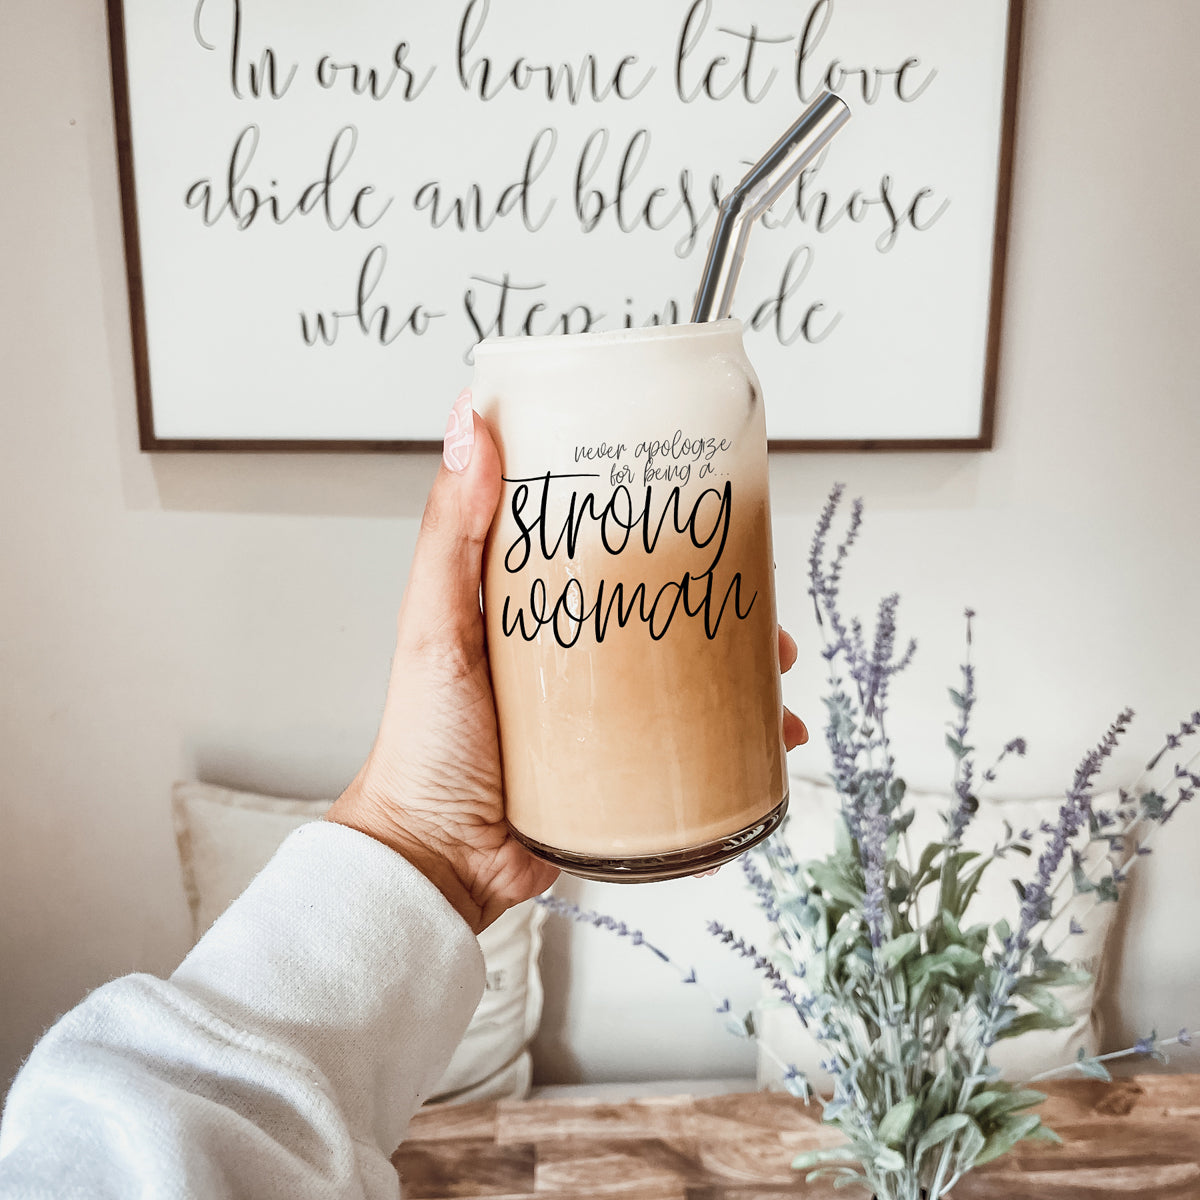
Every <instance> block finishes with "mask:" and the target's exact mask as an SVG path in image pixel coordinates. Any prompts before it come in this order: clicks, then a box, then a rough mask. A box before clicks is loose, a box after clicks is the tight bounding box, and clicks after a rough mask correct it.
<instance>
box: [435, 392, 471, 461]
mask: <svg viewBox="0 0 1200 1200" xmlns="http://www.w3.org/2000/svg"><path fill="white" fill-rule="evenodd" d="M474 444H475V414H474V413H473V412H472V411H471V393H470V391H464V392H463V393H462V395H460V396H459V398H458V399H457V400H455V402H454V407H453V408H452V409H451V410H450V420H449V421H448V422H447V423H446V440H445V442H444V443H443V444H442V462H444V463H445V464H446V466H447V467H449V468H450V470H451V471H453V472H455V474H461V473H462V472H463V471H465V470H466V469H467V463H469V462H470V461H471V447H472V446H473V445H474Z"/></svg>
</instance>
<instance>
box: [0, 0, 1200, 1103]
mask: <svg viewBox="0 0 1200 1200" xmlns="http://www.w3.org/2000/svg"><path fill="white" fill-rule="evenodd" d="M102 9H103V6H102V5H100V4H98V3H90V2H86V0H6V3H5V4H4V5H3V6H2V7H0V45H4V46H5V47H8V48H10V51H12V52H11V53H8V54H6V61H5V68H4V70H3V71H2V72H0V111H2V112H3V113H4V118H3V132H2V134H0V150H2V151H3V154H2V157H0V161H2V162H3V164H4V165H3V170H4V172H5V181H6V186H5V187H4V188H3V189H0V239H3V241H2V245H3V253H2V255H0V262H2V264H3V284H4V286H3V289H2V292H0V306H2V312H0V331H2V332H0V338H2V343H0V344H2V345H3V358H2V360H0V362H2V368H0V369H2V371H3V379H4V384H5V392H6V394H5V419H4V426H3V428H4V435H3V442H2V443H0V445H2V449H0V454H2V455H3V471H2V472H0V489H2V498H3V506H4V514H5V516H4V520H3V523H2V525H0V547H2V550H3V562H4V585H3V587H2V588H0V631H2V632H0V672H2V677H3V680H4V687H3V700H2V703H3V714H2V716H0V738H2V739H3V740H2V742H0V746H2V748H3V764H4V780H5V783H4V787H3V789H2V793H0V1077H7V1075H8V1074H9V1073H10V1072H11V1070H12V1069H13V1068H15V1066H16V1064H17V1062H18V1061H19V1059H20V1058H21V1057H22V1056H23V1055H24V1054H25V1053H26V1052H27V1050H28V1048H29V1046H30V1045H31V1044H32V1042H33V1040H34V1038H35V1037H36V1036H37V1034H38V1032H39V1031H40V1030H41V1029H42V1028H43V1027H44V1026H45V1025H46V1024H47V1023H49V1022H50V1021H51V1020H52V1019H53V1018H54V1016H55V1015H56V1014H57V1013H58V1012H60V1011H62V1010H63V1009H65V1008H66V1007H68V1006H70V1005H71V1004H73V1003H74V1002H75V1001H76V1000H78V999H79V997H80V996H81V995H82V994H83V993H84V991H85V990H87V989H88V988H90V987H92V986H94V985H95V984H97V983H98V982H100V981H102V980H103V979H105V978H107V977H109V976H111V975H114V974H116V973H119V972H123V971H128V970H134V969H137V970H149V971H156V972H162V971H167V970H169V969H170V968H171V966H172V965H173V963H174V962H175V961H176V960H177V959H178V957H179V956H180V954H181V953H182V951H183V949H184V948H185V944H186V926H185V912H184V904H183V898H182V894H181V890H180V884H179V879H178V873H177V866H176V860H175V853H174V846H173V841H172V834H171V828H170V821H169V816H168V807H167V794H168V788H169V786H170V783H171V781H172V780H173V779H174V778H177V777H182V776H200V777H203V778H207V779H210V780H214V781H218V782H225V783H230V784H235V785H245V786H251V787H260V788H263V789H266V790H272V791H276V792H281V793H292V794H298V795H304V796H314V797H315V796H322V795H331V794H333V793H334V792H336V790H337V789H338V788H339V787H340V786H341V784H342V783H343V782H344V781H345V780H346V779H347V777H348V776H349V775H350V774H351V773H352V772H353V770H354V769H355V767H356V765H357V763H358V761H359V759H360V757H361V756H362V754H363V753H364V752H365V750H366V748H367V746H368V744H369V741H370V738H371V736H372V733H373V723H374V720H375V716H376V712H377V709H378V705H379V701H380V698H381V695H382V689H383V685H384V680H385V674H386V668H387V660H388V654H389V650H390V638H391V632H392V619H393V618H392V614H393V609H394V606H395V604H396V601H397V598H398V595H399V592H400V589H401V587H402V585H403V582H404V578H405V573H406V568H407V562H408V558H409V555H410V553H411V550H412V545H413V539H414V536H415V531H416V522H417V517H418V514H419V511H420V506H421V502H422V498H423V495H424V492H425V489H426V488H427V486H428V483H429V481H430V479H431V478H432V474H433V471H434V468H435V465H436V462H435V460H434V459H433V458H432V456H420V457H390V458H386V457H381V458H375V457H365V456H364V457H352V456H332V455H320V456H311V457H305V456H277V457H272V456H250V457H235V456H222V455H211V456H177V457H166V456H162V457H156V458H151V457H148V456H145V455H142V454H140V453H139V452H138V450H137V446H136V430H135V423H134V401H133V387H132V371H131V363H130V351H129V331H128V325H127V319H126V314H125V292H124V282H123V270H124V267H123V257H122V246H121V236H120V215H119V205H118V194H117V183H116V172H115V167H114V161H113V131H112V119H111V114H110V102H109V91H108V76H107V71H108V64H107V56H106V42H105V29H104V16H103V12H102ZM1029 9H1030V11H1029V17H1028V27H1027V39H1026V52H1025V66H1024V82H1023V86H1022V94H1021V102H1020V128H1019V141H1018V151H1017V161H1016V180H1015V192H1014V212H1013V225H1012V243H1011V257H1010V263H1009V277H1008V279H1009V283H1008V303H1007V306H1006V311H1005V329H1004V354H1003V360H1002V369H1001V378H1000V395H999V436H998V442H997V449H996V450H995V451H994V452H993V453H991V454H983V455H969V454H941V455H925V456H912V455H884V456H876V457H867V456H840V457H837V458H831V457H827V456H796V455H789V456H778V457H777V458H776V459H775V461H774V466H773V483H774V487H775V506H776V536H777V542H778V546H777V557H778V560H779V569H780V586H781V593H782V602H781V603H782V609H783V613H784V616H785V618H786V619H787V621H788V623H789V624H790V625H791V626H792V628H793V629H795V630H796V632H797V633H798V635H800V640H801V644H802V657H801V663H800V666H798V667H797V669H796V671H795V672H794V673H793V674H794V676H795V678H794V679H790V680H789V682H788V698H789V702H790V704H791V705H792V707H794V708H795V709H797V710H798V711H800V712H802V713H804V714H806V715H808V716H809V717H810V718H811V719H812V720H813V723H814V725H819V723H820V711H821V709H820V704H819V695H820V679H819V664H818V662H817V660H816V658H815V655H814V654H813V641H812V638H811V635H810V630H809V613H808V608H807V605H806V601H805V595H804V582H803V559H804V552H805V550H806V547H807V540H808V534H809V530H810V528H811V525H812V520H813V515H814V513H815V511H816V509H817V508H818V506H819V504H820V501H821V499H822V497H823V495H824V494H825V492H826V490H827V488H828V486H829V484H830V482H831V481H832V480H834V479H844V480H846V481H847V482H848V483H849V484H850V486H851V488H852V489H853V491H854V492H855V493H857V494H862V495H864V496H865V497H866V499H867V502H868V524H867V530H866V535H865V537H864V539H863V542H862V546H861V550H860V553H859V555H858V560H857V562H856V563H855V565H854V567H853V569H852V581H851V586H850V593H851V594H852V596H854V597H857V598H860V599H862V600H864V601H869V600H871V599H872V598H873V597H874V596H876V595H878V594H880V593H882V592H883V591H885V590H891V589H893V588H894V589H898V590H900V591H901V592H902V593H903V595H904V598H905V605H904V610H903V613H904V623H905V627H906V628H907V629H908V630H910V631H911V632H912V633H914V634H915V635H916V636H918V637H919V639H920V641H921V652H920V658H919V660H918V663H917V665H916V666H915V667H914V668H913V670H912V672H911V674H910V675H909V676H908V678H907V679H906V680H905V681H904V683H903V684H901V685H899V686H898V688H897V691H896V697H895V698H896V710H897V711H896V717H895V720H894V726H893V733H894V735H895V736H896V740H897V742H898V744H899V746H900V747H901V764H900V765H901V770H902V771H906V772H907V773H908V775H909V778H910V782H912V783H914V784H921V785H926V786H937V785H940V784H942V783H943V781H944V779H945V777H946V773H947V764H946V762H945V761H944V752H943V751H942V750H941V749H940V747H941V742H942V734H943V730H942V726H941V722H942V721H943V719H944V718H945V716H946V711H945V704H944V702H943V698H944V696H945V686H946V684H947V683H951V682H953V681H954V680H953V676H954V672H955V670H956V668H957V663H958V661H959V649H960V632H961V623H960V619H959V615H960V612H961V610H962V608H963V606H964V605H965V604H967V603H970V604H972V605H974V607H975V608H976V609H978V611H979V613H980V617H979V624H978V641H977V662H978V665H979V672H980V686H981V689H982V693H983V700H982V704H981V708H980V718H981V720H980V739H981V741H982V742H983V744H985V745H986V744H988V743H989V742H998V741H1001V740H1003V739H1005V738H1007V737H1008V736H1010V735H1011V734H1013V733H1024V734H1025V735H1026V736H1027V737H1028V738H1029V740H1030V743H1031V748H1032V753H1031V757H1030V759H1029V760H1028V761H1027V762H1026V763H1025V764H1022V765H1021V766H1020V768H1019V769H1018V770H1016V771H1014V772H1013V773H1012V774H1011V775H1010V776H1009V777H1008V780H1007V783H1008V790H1009V791H1010V792H1015V793H1020V794H1033V793H1041V792H1053V791H1055V790H1057V789H1058V788H1060V787H1061V786H1062V785H1063V783H1064V782H1065V780H1066V778H1067V776H1068V774H1069V772H1070V770H1071V768H1072V766H1073V764H1074V762H1075V761H1076V759H1077V757H1078V755H1079V753H1080V751H1081V750H1082V749H1083V748H1084V747H1086V746H1087V745H1088V744H1089V743H1091V742H1092V741H1094V740H1095V738H1096V737H1097V736H1098V734H1099V733H1100V731H1101V730H1102V729H1103V727H1104V726H1105V725H1106V723H1107V722H1108V720H1109V718H1110V717H1111V715H1112V714H1113V713H1114V712H1115V711H1116V710H1117V709H1118V708H1119V707H1120V706H1121V705H1123V704H1125V703H1130V704H1132V705H1133V706H1134V707H1136V708H1137V709H1138V710H1139V713H1140V720H1139V722H1138V726H1137V734H1136V736H1134V737H1132V738H1131V739H1130V746H1131V750H1130V751H1129V752H1128V753H1126V754H1123V755H1122V757H1121V759H1120V762H1119V767H1120V772H1119V774H1121V773H1123V774H1124V775H1126V776H1127V775H1128V774H1129V773H1130V772H1131V771H1133V770H1134V768H1135V766H1136V764H1137V762H1138V760H1139V759H1140V758H1141V757H1144V756H1145V754H1147V753H1148V752H1149V751H1150V749H1151V748H1152V747H1153V745H1154V744H1155V741H1156V736H1157V731H1158V730H1160V729H1162V728H1165V727H1166V726H1167V725H1169V724H1170V723H1171V722H1173V721H1174V720H1175V719H1176V717H1177V716H1178V715H1179V714H1181V713H1183V712H1187V711H1191V710H1192V709H1193V708H1197V707H1200V669H1198V668H1200V640H1198V639H1197V636H1196V632H1195V612H1196V606H1197V583H1198V582H1200V566H1198V565H1197V560H1196V557H1195V554H1194V548H1193V542H1194V537H1193V536H1191V531H1192V529H1193V528H1194V527H1195V522H1196V518H1197V514H1200V482H1198V478H1200V476H1198V472H1197V469H1196V455H1197V450H1198V449H1200V436H1198V435H1200V416H1198V414H1197V408H1196V405H1195V397H1196V390H1197V389H1196V376H1197V365H1198V364H1197V358H1198V354H1197V345H1198V342H1200V338H1198V333H1197V331H1198V329H1200V304H1198V299H1200V282H1198V280H1200V222H1198V221H1197V220H1196V217H1195V214H1194V207H1195V198H1196V196H1197V194H1200V165H1198V163H1200V160H1198V158H1197V155H1196V152H1195V134H1194V112H1195V103H1194V97H1193V79H1192V76H1191V74H1190V65H1191V59H1192V55H1193V50H1194V47H1195V46H1196V45H1197V44H1200V5H1197V4H1195V3H1194V2H1193V0H1142V3H1140V4H1138V5H1137V6H1129V5H1127V4H1123V3H1118V2H1117V0H1030V4H1029ZM212 349H213V351H214V352H219V347H214V348H212ZM463 381H464V380H463V378H462V371H461V369H459V368H455V367H452V368H449V369H448V371H447V376H446V381H445V399H446V403H447V406H449V404H450V402H451V401H452V399H453V397H454V395H455V393H456V390H457V389H458V387H459V386H460V385H461V384H462V383H463ZM1133 747H1135V748H1136V749H1133ZM802 765H803V766H804V768H805V769H807V770H809V771H810V773H819V772H820V771H821V769H822V766H821V755H820V753H819V751H810V752H808V753H807V756H806V757H805V758H804V759H803V760H802ZM1145 865H1146V866H1147V867H1148V868H1149V870H1148V871H1147V872H1146V874H1145V876H1144V878H1143V880H1142V884H1141V886H1140V888H1139V894H1138V895H1137V896H1135V897H1133V899H1134V900H1135V901H1136V903H1137V907H1138V920H1137V921H1136V928H1134V929H1133V930H1131V931H1129V932H1128V933H1127V935H1126V937H1125V939H1124V943H1123V946H1122V947H1119V948H1118V949H1122V950H1123V962H1124V968H1123V976H1122V980H1121V987H1122V990H1121V997H1122V1000H1121V1005H1120V1011H1119V1013H1118V1014H1117V1015H1118V1017H1119V1018H1120V1020H1121V1021H1122V1022H1123V1023H1124V1025H1125V1027H1126V1032H1127V1033H1128V1032H1129V1031H1130V1030H1132V1029H1143V1028H1148V1027H1150V1026H1151V1025H1155V1026H1157V1027H1158V1028H1160V1029H1174V1028H1176V1027H1178V1026H1179V1025H1180V1024H1182V1023H1184V1022H1185V1021H1188V1020H1191V1021H1193V1022H1196V1021H1200V993H1198V989H1197V984H1198V983H1200V938H1198V937H1197V934H1196V932H1195V919H1194V914H1195V913H1196V911H1197V909H1200V869H1198V868H1200V812H1192V813H1189V814H1187V815H1186V816H1185V817H1184V818H1183V819H1182V820H1180V822H1179V824H1178V826H1177V827H1176V828H1175V829H1174V830H1173V831H1172V832H1171V835H1170V836H1169V837H1168V838H1166V839H1164V842H1163V844H1162V848H1161V853H1160V855H1159V857H1158V858H1157V859H1150V860H1147V862H1146V864H1145ZM734 874H735V873H733V872H726V873H725V874H723V875H722V876H720V877H719V878H718V879H717V881H715V883H708V884H705V883H695V882H690V881H689V882H688V883H683V884H678V885H670V886H667V887H661V888H658V889H649V890H645V889H638V890H632V891H629V890H626V891H622V890H615V891H614V890H609V889H603V888H598V887H595V886H588V887H582V886H579V885H574V886H573V887H572V889H571V891H572V894H573V895H576V896H579V897H581V898H582V899H583V900H584V901H585V902H587V903H596V904H602V905H604V906H606V907H608V908H610V909H612V910H614V911H619V912H621V913H624V914H630V915H631V916H633V917H634V919H636V920H637V921H638V922H639V923H640V924H641V925H643V926H644V927H645V928H646V929H647V931H652V932H654V933H655V934H656V935H657V936H658V938H659V940H660V941H662V942H663V943H664V944H666V945H670V946H672V947H673V948H675V949H677V950H678V951H679V953H680V954H681V956H682V957H685V958H689V959H696V960H698V961H699V962H701V964H702V965H703V966H705V967H706V968H707V969H708V970H709V972H710V973H712V974H713V975H714V977H715V978H716V979H717V980H718V982H719V983H720V985H721V986H722V989H723V990H730V991H732V992H733V994H734V995H735V997H738V998H741V997H745V996H748V994H749V990H750V988H749V985H748V984H747V983H746V982H744V981H741V982H739V980H741V976H740V974H738V973H737V971H736V969H735V968H734V967H733V966H731V965H730V964H728V963H727V962H726V961H725V960H724V959H722V958H721V957H720V955H718V954H716V953H715V952H714V951H713V950H712V948H711V947H708V946H706V945H705V939H704V935H703V934H702V933H701V932H700V931H699V929H698V925H699V922H700V920H701V919H702V918H703V917H704V916H707V915H709V913H713V914H717V913H730V912H733V911H734V910H735V909H736V910H737V911H741V905H742V904H743V901H742V898H741V896H740V893H739V891H738V888H737V880H736V878H735V877H734ZM1151 909H1152V910H1153V913H1154V916H1153V919H1150V918H1149V916H1148V913H1149V911H1150V910H1151ZM629 953H630V952H629V951H627V950H626V949H625V948H624V947H619V948H615V947H613V946H610V945H609V944H608V943H606V942H604V941H603V940H602V939H601V938H600V935H597V934H594V931H591V930H586V931H581V932H579V933H578V934H577V935H576V934H571V935H568V934H567V932H566V931H564V930H562V929H561V928H558V929H556V930H555V931H554V932H553V933H552V936H551V944H550V951H549V954H548V962H547V969H548V973H549V975H550V977H551V986H550V996H549V1000H548V1011H547V1022H546V1027H545V1031H544V1034H543V1038H542V1043H541V1066H542V1071H543V1073H544V1074H546V1075H547V1076H551V1077H556V1078H562V1079H566V1078H576V1077H621V1076H633V1075H641V1076H647V1075H676V1076H683V1075H689V1074H700V1075H703V1074H718V1073H723V1072H724V1073H732V1072H736V1071H739V1070H744V1069H745V1068H746V1067H747V1065H748V1063H749V1061H750V1059H749V1055H748V1053H747V1052H746V1050H745V1049H744V1048H743V1047H742V1046H740V1045H739V1044H737V1043H735V1042H733V1041H732V1040H731V1039H728V1038H726V1037H725V1035H724V1034H722V1033H721V1032H720V1030H719V1028H718V1027H717V1025H716V1024H715V1023H714V1022H713V1021H711V1020H710V1017H709V1015H708V1013H707V1012H706V1011H705V1008H704V1005H703V1004H702V1003H701V1002H700V1000H699V997H697V996H696V995H695V994H694V992H690V991H684V990H683V989H681V988H680V987H679V985H678V984H676V983H674V982H673V981H672V980H671V979H669V978H668V977H667V976H666V975H665V974H664V973H662V972H656V970H655V968H654V964H653V963H652V962H650V961H649V960H647V961H646V962H645V963H643V964H639V963H638V960H631V959H630V958H629V957H628V955H629ZM635 965H640V966H641V967H642V970H641V971H640V972H639V971H638V970H634V969H632V968H633V967H634V966H635ZM634 979H636V980H637V984H638V986H637V987H636V989H635V988H634V987H633V986H632V983H631V981H632V980H634ZM727 981H728V987H726V983H727ZM1114 1036H1116V1035H1115V1034H1114ZM1193 1061H1195V1060H1193Z"/></svg>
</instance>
